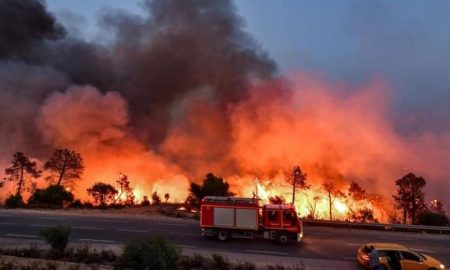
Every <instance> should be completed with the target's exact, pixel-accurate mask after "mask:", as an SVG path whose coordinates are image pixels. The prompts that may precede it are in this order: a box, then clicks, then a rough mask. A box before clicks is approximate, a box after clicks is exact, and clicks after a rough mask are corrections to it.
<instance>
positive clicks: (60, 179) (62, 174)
mask: <svg viewBox="0 0 450 270" xmlns="http://www.w3.org/2000/svg"><path fill="white" fill-rule="evenodd" d="M65 172H66V165H65V164H64V166H63V167H62V169H61V173H60V174H59V179H58V183H57V184H56V185H58V186H60V185H61V182H62V179H63V176H64V173H65Z"/></svg>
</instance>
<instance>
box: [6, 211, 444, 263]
mask: <svg viewBox="0 0 450 270" xmlns="http://www.w3.org/2000/svg"><path fill="white" fill-rule="evenodd" d="M57 224H69V225H70V226H71V227H72V234H71V241H72V242H76V243H93V244H94V243H97V244H111V245H117V244H125V243H126V242H128V241H129V240H131V239H136V238H139V237H142V236H144V235H149V234H160V235H164V236H165V237H166V238H167V239H168V240H169V241H170V242H172V243H174V244H177V245H179V246H181V247H183V248H186V249H190V250H198V251H208V252H218V253H221V252H223V253H227V252H231V253H232V252H234V253H239V254H248V255H249V258H251V255H266V256H276V257H277V258H281V259H282V258H283V257H290V258H292V257H294V258H299V259H316V260H317V259H319V260H330V261H346V262H348V263H354V265H355V268H354V269H358V266H357V264H356V262H355V252H356V250H357V248H358V247H359V246H361V245H362V244H365V243H368V242H393V243H399V244H403V245H406V246H408V247H410V248H411V249H414V250H416V251H419V252H422V253H425V254H429V255H431V256H433V257H435V258H436V259H438V260H440V261H441V262H443V263H444V264H445V265H446V266H449V265H450V236H448V235H431V234H418V233H401V232H395V233H393V232H382V231H369V230H352V229H340V228H327V227H305V228H304V235H305V236H304V239H303V242H302V243H299V244H291V245H287V246H279V245H275V244H274V243H273V242H271V241H267V240H263V239H233V240H231V241H229V242H226V243H219V242H216V241H214V240H212V239H205V238H203V237H201V236H200V228H199V226H198V222H196V221H193V220H182V219H174V218H152V217H149V218H136V217H133V216H112V215H96V216H93V215H72V214H55V213H52V212H50V211H10V210H0V238H3V239H17V242H20V240H19V239H27V240H40V239H41V238H40V237H39V231H40V230H42V229H43V228H45V227H48V226H53V225H57ZM41 240H42V239H41ZM0 241H1V240H0Z"/></svg>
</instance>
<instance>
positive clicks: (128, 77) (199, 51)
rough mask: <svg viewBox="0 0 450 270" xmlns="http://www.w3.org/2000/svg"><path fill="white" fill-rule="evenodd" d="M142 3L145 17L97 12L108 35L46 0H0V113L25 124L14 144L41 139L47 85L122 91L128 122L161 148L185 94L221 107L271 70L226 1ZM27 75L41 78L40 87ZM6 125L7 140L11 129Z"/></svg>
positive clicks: (53, 88) (54, 88)
mask: <svg viewBox="0 0 450 270" xmlns="http://www.w3.org/2000/svg"><path fill="white" fill-rule="evenodd" d="M143 8H144V9H145V11H146V14H147V15H146V16H142V17H141V16H137V15H134V14H129V13H126V12H124V11H116V10H109V11H107V12H104V13H103V14H102V15H101V16H100V17H99V18H98V21H99V24H100V25H101V29H102V31H103V32H105V33H108V35H109V36H110V37H111V38H110V39H109V40H108V42H103V41H101V42H95V41H85V40H82V39H80V38H77V37H75V36H74V35H71V33H69V32H67V29H64V28H63V26H62V25H61V24H59V23H58V21H57V20H56V19H55V17H54V16H53V14H51V13H50V12H48V11H47V10H46V6H45V2H44V1H40V0H0V72H1V73H2V74H0V97H3V98H2V103H4V102H5V104H2V105H3V106H4V107H3V108H2V115H1V116H0V120H1V121H2V122H3V123H14V122H15V128H14V130H23V131H20V132H19V131H18V134H17V135H14V136H16V137H20V138H23V137H24V136H25V137H27V136H28V138H27V139H26V140H25V139H24V140H22V139H21V140H19V141H20V145H18V146H17V147H24V148H27V149H40V148H42V146H41V145H39V144H37V143H36V142H37V141H39V138H38V135H37V134H38V132H37V131H36V130H34V127H33V119H34V117H35V115H36V113H37V110H38V108H39V106H40V104H41V103H42V102H43V100H44V99H45V98H46V97H47V96H48V95H49V94H50V93H52V92H54V91H63V90H64V89H65V88H66V87H68V85H70V84H77V85H85V84H87V85H92V86H95V87H97V88H98V89H99V90H100V91H103V92H107V91H118V92H120V93H121V94H122V95H123V96H124V97H125V99H126V100H127V102H128V103H129V110H130V117H131V119H130V121H131V125H130V130H132V132H134V134H135V135H138V136H139V137H140V138H141V139H142V140H143V141H144V142H145V143H146V144H147V145H148V146H149V147H152V148H154V149H156V148H157V147H158V144H159V143H161V142H162V141H163V140H164V138H165V136H166V134H167V130H168V128H169V127H170V125H171V123H172V122H174V121H176V120H177V119H176V118H177V117H178V118H179V117H183V114H182V112H181V113H180V112H179V108H177V107H178V104H179V103H180V102H182V100H183V99H185V98H187V97H189V96H191V95H195V94H196V93H203V94H205V93H206V94H205V95H207V96H208V97H210V100H211V102H212V103H214V104H215V106H218V107H219V108H223V114H224V115H225V114H226V108H227V106H229V105H230V104H232V103H234V102H236V101H239V100H242V99H243V98H245V97H246V94H247V90H246V89H248V86H249V85H250V84H252V83H253V82H254V81H256V80H259V79H265V78H268V77H270V76H272V75H273V74H274V72H275V69H276V67H275V63H274V62H273V61H272V60H271V59H270V58H269V57H268V56H267V55H266V53H265V52H264V51H263V50H261V48H260V46H259V45H258V43H257V42H256V41H255V40H254V39H253V38H252V37H251V36H250V35H249V34H247V33H246V32H245V31H243V26H244V22H243V20H242V19H241V18H240V17H239V16H238V15H237V13H236V9H235V7H234V5H233V3H232V2H231V1H229V0H218V1H202V0H185V1H176V0H164V1H161V0H158V1H143ZM30 72H31V73H32V74H34V75H35V76H34V77H33V78H32V79H30V78H28V77H27V76H28V75H29V74H30ZM35 72H38V73H35ZM11 73H12V76H11ZM30 80H31V81H33V80H39V83H38V84H37V87H33V86H32V85H30ZM31 84H34V85H36V84H35V83H34V82H32V83H31ZM11 102H12V103H11ZM18 108H22V109H20V110H19V112H18ZM174 112H175V113H174ZM176 112H178V113H176ZM18 115H19V116H20V117H19V118H20V119H24V120H23V121H24V122H23V121H17V120H16V119H17V117H18ZM174 118H175V119H174ZM224 119H226V117H224ZM223 125H225V126H226V125H227V123H223ZM5 126H7V125H3V127H2V129H0V131H1V134H0V136H1V137H2V138H3V140H5V139H4V138H10V136H12V133H11V130H12V129H11V128H5ZM24 133H26V134H24ZM9 140H10V139H8V141H9ZM26 142H28V143H26ZM44 148H45V146H44Z"/></svg>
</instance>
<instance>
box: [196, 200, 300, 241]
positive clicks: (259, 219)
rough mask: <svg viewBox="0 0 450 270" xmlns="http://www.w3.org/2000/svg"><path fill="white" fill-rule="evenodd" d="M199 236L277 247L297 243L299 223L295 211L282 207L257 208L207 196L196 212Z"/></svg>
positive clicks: (255, 202)
mask: <svg viewBox="0 0 450 270" xmlns="http://www.w3.org/2000/svg"><path fill="white" fill-rule="evenodd" d="M200 226H201V228H202V235H204V236H212V237H215V238H216V239H217V240H219V241H227V240H229V239H230V238H257V237H261V238H265V239H271V240H275V241H277V242H278V243H280V244H285V243H287V242H289V241H297V242H300V241H301V240H302V238H303V228H302V223H301V221H300V220H299V219H298V216H297V213H296V211H295V207H294V206H293V205H284V204H266V205H263V206H260V205H259V203H258V200H257V199H253V198H238V197H217V196H207V197H205V198H204V199H203V200H202V205H201V211H200Z"/></svg>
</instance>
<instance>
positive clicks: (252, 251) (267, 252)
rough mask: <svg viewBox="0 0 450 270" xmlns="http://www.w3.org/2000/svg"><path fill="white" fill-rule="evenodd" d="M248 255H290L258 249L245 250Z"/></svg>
mask: <svg viewBox="0 0 450 270" xmlns="http://www.w3.org/2000/svg"><path fill="white" fill-rule="evenodd" d="M244 251H245V252H248V253H263V254H272V255H289V253H286V252H276V251H266V250H256V249H246V250H244Z"/></svg>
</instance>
